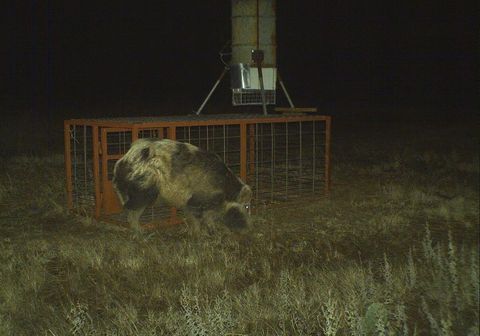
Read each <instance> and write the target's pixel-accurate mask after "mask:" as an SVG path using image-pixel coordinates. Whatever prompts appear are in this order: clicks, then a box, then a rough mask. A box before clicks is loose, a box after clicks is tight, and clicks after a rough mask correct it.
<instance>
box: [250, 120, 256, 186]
mask: <svg viewBox="0 0 480 336" xmlns="http://www.w3.org/2000/svg"><path fill="white" fill-rule="evenodd" d="M248 140H249V141H248V142H249V143H248V147H249V152H250V156H249V160H250V165H249V172H248V173H249V177H250V178H251V177H252V176H253V174H254V173H255V125H254V124H250V125H248Z"/></svg>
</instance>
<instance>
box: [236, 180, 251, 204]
mask: <svg viewBox="0 0 480 336" xmlns="http://www.w3.org/2000/svg"><path fill="white" fill-rule="evenodd" d="M251 199H252V189H251V188H250V187H249V186H248V185H244V186H243V187H242V189H241V190H240V192H239V193H238V197H237V202H238V203H241V204H245V203H248V202H250V200H251Z"/></svg>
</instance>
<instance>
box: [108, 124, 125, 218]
mask: <svg viewBox="0 0 480 336" xmlns="http://www.w3.org/2000/svg"><path fill="white" fill-rule="evenodd" d="M101 141H102V152H101V158H102V161H101V162H102V169H101V181H102V183H101V185H102V189H101V192H102V213H103V214H104V215H111V214H115V213H119V212H121V211H122V205H121V204H120V201H119V199H118V196H117V194H116V193H115V190H114V189H113V184H112V179H113V169H114V167H115V163H116V162H117V161H118V160H120V159H121V158H122V157H123V156H124V155H125V154H126V153H127V151H128V150H129V149H130V145H131V144H132V130H131V129H123V128H103V129H102V136H101Z"/></svg>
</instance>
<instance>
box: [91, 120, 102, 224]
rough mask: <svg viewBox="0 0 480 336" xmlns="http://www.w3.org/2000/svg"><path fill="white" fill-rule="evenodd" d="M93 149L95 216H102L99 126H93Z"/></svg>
mask: <svg viewBox="0 0 480 336" xmlns="http://www.w3.org/2000/svg"><path fill="white" fill-rule="evenodd" d="M92 147H93V148H92V150H93V185H94V188H95V218H96V219H98V218H99V217H100V211H101V209H102V194H101V190H100V170H99V169H100V167H99V164H98V163H99V160H100V148H99V147H100V141H99V139H98V126H92Z"/></svg>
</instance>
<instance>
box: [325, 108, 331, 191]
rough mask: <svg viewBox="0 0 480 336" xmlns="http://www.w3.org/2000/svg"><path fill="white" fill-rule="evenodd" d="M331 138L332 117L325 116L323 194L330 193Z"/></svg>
mask: <svg viewBox="0 0 480 336" xmlns="http://www.w3.org/2000/svg"><path fill="white" fill-rule="evenodd" d="M331 140H332V117H331V116H326V117H325V196H328V195H329V194H330V187H331V171H330V170H331V162H330V160H331V155H330V151H331Z"/></svg>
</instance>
